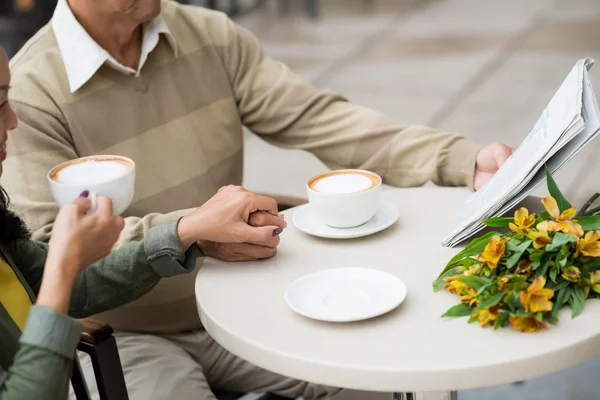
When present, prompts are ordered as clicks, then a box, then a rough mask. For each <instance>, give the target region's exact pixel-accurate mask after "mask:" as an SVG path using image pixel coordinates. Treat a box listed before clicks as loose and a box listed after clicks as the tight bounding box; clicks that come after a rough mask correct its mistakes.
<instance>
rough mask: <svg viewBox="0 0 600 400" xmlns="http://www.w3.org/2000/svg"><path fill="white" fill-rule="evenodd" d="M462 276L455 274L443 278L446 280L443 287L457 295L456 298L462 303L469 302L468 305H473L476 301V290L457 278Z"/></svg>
mask: <svg viewBox="0 0 600 400" xmlns="http://www.w3.org/2000/svg"><path fill="white" fill-rule="evenodd" d="M460 278H462V275H456V276H452V277H449V278H444V280H445V281H446V282H447V283H446V285H445V286H444V288H445V289H446V290H447V291H448V292H450V293H452V294H455V295H457V296H458V299H459V300H460V301H462V302H463V303H469V305H473V304H474V303H475V301H476V299H475V296H477V291H476V290H475V289H473V288H472V287H470V286H468V285H466V284H464V283H462V282H460V281H459V280H458V279H460Z"/></svg>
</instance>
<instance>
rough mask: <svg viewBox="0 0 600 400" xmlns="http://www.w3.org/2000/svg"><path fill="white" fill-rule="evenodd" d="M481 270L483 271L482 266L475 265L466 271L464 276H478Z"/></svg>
mask: <svg viewBox="0 0 600 400" xmlns="http://www.w3.org/2000/svg"><path fill="white" fill-rule="evenodd" d="M479 270H481V265H479V264H475V265H473V266H471V267H470V268H469V269H468V270H466V271H465V272H464V275H465V276H469V275H477V274H478V273H479Z"/></svg>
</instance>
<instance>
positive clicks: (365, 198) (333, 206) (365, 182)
mask: <svg viewBox="0 0 600 400" xmlns="http://www.w3.org/2000/svg"><path fill="white" fill-rule="evenodd" d="M306 188H307V191H308V201H309V203H310V204H311V206H312V209H313V212H314V213H315V214H316V216H317V218H319V219H320V220H321V221H322V222H323V223H324V224H325V225H328V226H331V227H333V228H353V227H356V226H359V225H362V224H364V223H366V222H367V221H369V220H370V219H371V218H373V216H374V215H375V213H376V212H377V210H378V209H379V206H380V205H381V200H382V195H383V190H382V179H381V177H380V176H379V175H377V174H376V173H374V172H370V171H362V170H357V169H344V170H338V171H330V172H325V173H322V174H319V175H316V176H314V177H312V178H311V179H309V180H308V182H307V184H306Z"/></svg>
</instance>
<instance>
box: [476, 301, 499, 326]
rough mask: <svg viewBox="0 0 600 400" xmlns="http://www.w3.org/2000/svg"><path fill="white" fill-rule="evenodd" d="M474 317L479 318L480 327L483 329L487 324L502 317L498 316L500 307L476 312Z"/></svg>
mask: <svg viewBox="0 0 600 400" xmlns="http://www.w3.org/2000/svg"><path fill="white" fill-rule="evenodd" d="M473 316H474V317H477V319H478V320H479V326H480V327H482V328H483V327H484V326H486V325H487V324H489V323H491V322H494V321H495V320H497V319H498V317H499V316H500V315H499V314H498V307H497V306H494V307H486V308H482V309H481V310H476V311H474V312H473Z"/></svg>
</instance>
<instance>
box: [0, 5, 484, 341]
mask: <svg viewBox="0 0 600 400" xmlns="http://www.w3.org/2000/svg"><path fill="white" fill-rule="evenodd" d="M162 14H163V18H164V19H165V21H166V23H167V24H168V26H169V27H170V29H171V31H172V32H173V35H174V36H175V38H176V40H177V44H178V46H179V54H178V55H177V56H175V55H174V53H173V51H172V50H171V48H170V47H169V43H168V42H167V40H166V39H165V38H164V36H163V37H162V38H161V40H160V42H159V44H158V46H157V47H156V49H155V50H154V51H153V52H152V53H151V54H150V56H149V58H148V60H147V62H146V64H145V65H144V67H143V70H142V72H141V76H140V77H138V78H136V77H134V76H127V75H124V74H122V73H120V72H118V71H116V70H114V69H112V68H110V67H107V66H103V67H101V68H100V70H99V71H98V72H97V73H96V75H95V76H94V77H93V78H92V79H91V80H90V81H89V82H88V83H86V84H85V85H84V86H83V87H81V88H80V89H79V90H77V91H76V92H75V93H71V92H70V90H69V85H68V80H67V75H66V72H65V67H64V64H63V62H62V59H61V54H60V51H59V49H58V47H57V43H56V38H55V36H54V33H53V31H52V28H51V26H46V27H45V28H43V29H42V30H41V31H40V32H39V33H38V34H37V35H36V36H35V37H34V38H32V39H31V40H30V41H29V42H28V43H27V44H26V45H25V47H24V48H23V49H22V50H21V51H20V52H19V54H18V55H17V56H16V57H15V58H14V59H13V60H12V62H11V71H12V74H13V81H12V89H11V92H10V99H11V101H12V105H13V106H14V108H15V111H16V113H17V115H18V117H19V119H20V125H19V128H18V129H17V130H16V131H15V132H13V133H12V134H11V135H10V140H9V142H8V143H9V146H8V153H9V158H8V159H7V161H6V163H5V174H4V176H3V181H2V183H3V184H4V185H5V186H6V188H7V189H8V191H9V193H10V195H11V196H12V200H13V205H14V207H15V209H16V210H17V211H18V212H19V213H20V214H21V215H23V216H24V218H25V220H26V222H27V224H28V225H29V227H30V228H31V229H32V230H33V231H35V235H34V236H35V238H37V239H42V240H47V239H48V237H49V234H50V232H51V226H52V222H53V220H54V218H55V215H56V212H57V207H56V205H55V203H54V201H53V199H52V196H51V194H50V191H49V188H48V183H47V182H46V174H47V172H48V170H49V169H50V168H51V167H53V166H54V165H56V164H58V163H60V162H62V161H65V160H69V159H72V158H76V157H81V156H87V155H92V154H119V155H124V156H128V157H130V158H132V159H133V160H134V161H135V162H136V165H137V182H136V189H135V197H134V200H133V203H132V204H131V206H130V207H129V209H128V210H127V212H126V213H125V217H126V228H125V231H124V233H123V235H122V238H121V243H123V242H127V241H132V240H139V239H141V238H142V237H143V236H144V233H145V232H146V231H147V229H149V228H150V227H152V226H154V225H156V224H158V223H160V222H164V221H168V220H172V219H173V218H175V217H176V216H178V215H181V214H182V213H185V212H186V211H178V210H185V209H189V208H193V207H197V206H199V205H201V204H202V203H204V202H205V201H206V200H207V199H209V198H210V197H211V196H212V195H213V194H214V193H215V192H216V191H217V190H218V189H219V188H220V187H221V186H223V185H227V184H240V183H241V182H242V173H243V171H242V159H243V152H244V149H243V139H242V126H244V125H245V126H247V127H248V128H249V129H251V130H252V131H253V132H255V133H256V134H258V135H260V136H261V137H262V138H263V139H264V140H266V141H268V142H269V143H272V144H274V145H277V146H279V147H284V148H290V149H303V150H307V151H310V152H312V153H313V154H315V155H316V156H317V157H319V158H320V159H321V160H322V161H323V162H325V163H326V164H327V165H328V166H329V167H331V168H334V169H335V168H342V167H348V168H362V169H368V170H372V171H375V172H377V173H379V174H380V175H382V176H383V178H384V181H385V182H386V183H388V184H391V185H396V186H417V185H422V184H424V183H425V182H427V181H429V180H433V181H434V182H435V183H438V184H441V185H471V184H472V181H473V174H474V166H475V157H476V153H477V151H478V149H479V146H477V145H475V144H473V143H472V142H470V141H468V140H466V139H463V138H461V137H459V136H457V135H454V134H451V133H447V132H441V131H438V130H434V129H430V128H427V127H423V126H410V125H406V124H403V123H401V122H398V121H396V120H394V119H392V118H388V117H386V116H384V115H382V114H380V113H378V112H376V111H373V110H369V109H367V108H364V107H359V106H356V105H353V104H350V103H348V102H347V101H346V100H345V99H344V98H343V97H341V96H339V95H337V94H334V93H332V92H330V91H326V90H318V89H315V88H314V87H312V86H311V85H309V84H307V83H305V82H303V81H302V80H301V79H300V78H299V77H298V76H297V75H295V74H294V73H293V72H292V71H290V70H289V69H288V68H287V67H286V66H285V65H283V64H281V63H279V62H277V61H275V60H273V59H271V58H269V57H268V56H267V55H265V53H264V52H263V50H262V49H261V46H260V44H259V42H258V40H257V39H256V37H254V35H252V34H251V33H250V32H248V31H247V30H246V29H244V28H242V27H240V26H238V25H236V24H235V23H233V22H232V21H231V20H229V19H228V18H227V17H226V16H225V15H223V14H221V13H218V12H213V11H208V10H205V9H202V8H196V7H186V6H181V5H178V4H177V3H175V2H166V3H165V4H164V6H163V11H162ZM223 290H227V288H223ZM97 317H98V318H101V319H103V320H105V321H107V322H108V323H110V324H112V325H113V326H114V327H116V328H118V329H122V330H133V331H141V332H165V333H166V332H178V331H184V330H190V329H196V328H199V327H200V326H201V325H200V321H199V318H198V315H197V312H196V307H195V301H194V277H193V276H191V275H188V276H184V277H176V278H170V279H165V280H163V282H161V283H160V284H159V285H158V286H157V287H156V288H155V289H153V290H152V291H151V292H150V293H149V294H148V295H146V296H145V297H143V298H142V299H140V300H138V301H136V302H134V303H132V304H130V305H128V306H125V307H122V308H120V309H117V310H114V311H111V312H108V313H105V314H102V315H100V316H97Z"/></svg>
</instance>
